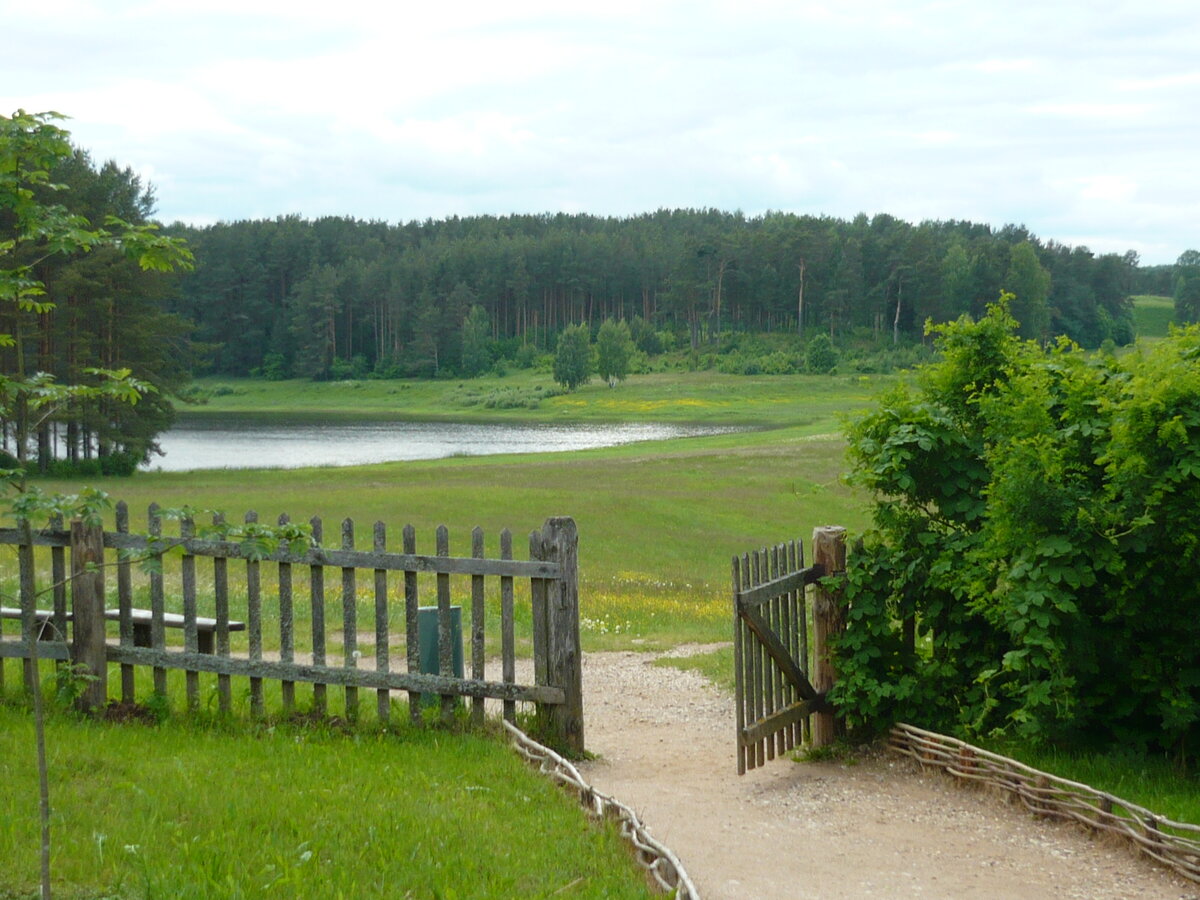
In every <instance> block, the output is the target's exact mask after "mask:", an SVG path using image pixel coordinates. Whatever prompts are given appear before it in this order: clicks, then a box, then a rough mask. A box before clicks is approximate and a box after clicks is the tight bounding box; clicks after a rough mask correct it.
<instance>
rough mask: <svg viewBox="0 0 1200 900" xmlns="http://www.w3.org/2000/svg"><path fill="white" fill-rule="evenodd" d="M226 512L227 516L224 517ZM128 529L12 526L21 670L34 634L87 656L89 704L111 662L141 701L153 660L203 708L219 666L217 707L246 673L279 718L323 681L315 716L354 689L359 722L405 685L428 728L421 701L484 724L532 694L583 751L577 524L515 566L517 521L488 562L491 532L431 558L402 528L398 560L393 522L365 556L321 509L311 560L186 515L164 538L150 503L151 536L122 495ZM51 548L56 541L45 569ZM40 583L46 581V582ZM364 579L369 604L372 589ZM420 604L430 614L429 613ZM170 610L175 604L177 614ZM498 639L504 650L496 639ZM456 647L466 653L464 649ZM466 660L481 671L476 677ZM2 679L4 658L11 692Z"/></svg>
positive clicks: (9, 537)
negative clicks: (204, 685) (530, 677)
mask: <svg viewBox="0 0 1200 900" xmlns="http://www.w3.org/2000/svg"><path fill="white" fill-rule="evenodd" d="M245 521H246V522H247V523H255V522H257V515H256V514H255V513H253V512H250V513H247V514H246V517H245ZM279 521H280V524H285V523H287V522H288V518H287V517H286V516H281V517H280V520H279ZM220 522H221V519H220V517H219V516H218V517H216V518H215V523H216V524H219V523H220ZM116 524H117V528H116V530H115V531H101V530H100V529H99V528H88V527H85V526H84V525H83V523H82V522H73V523H71V527H70V528H69V529H65V528H63V527H62V523H61V522H54V523H51V527H50V528H47V529H44V530H37V531H33V530H30V529H28V528H9V529H0V545H4V544H7V545H12V546H15V548H16V551H17V561H18V566H17V568H18V584H19V588H18V593H19V601H18V604H17V605H16V607H15V608H9V607H6V608H5V610H4V611H3V615H0V659H3V658H5V657H8V658H13V657H15V658H21V659H25V660H26V667H25V672H26V677H27V678H28V677H31V675H30V673H31V671H32V670H31V667H30V663H29V660H30V659H31V656H32V653H31V650H32V649H33V647H34V644H33V642H34V641H36V640H38V638H39V637H42V638H45V637H47V636H49V638H50V639H49V640H40V641H38V643H37V644H36V652H37V656H38V657H40V658H43V659H56V660H67V659H69V660H73V661H74V662H75V663H78V664H82V665H84V666H86V667H87V668H88V670H89V671H90V672H91V673H92V674H93V675H94V676H95V678H96V682H94V683H93V684H92V685H91V686H90V687H89V695H88V696H87V697H85V703H88V704H90V705H93V706H96V705H100V704H103V703H104V702H106V699H107V696H108V691H107V685H106V679H107V671H108V665H107V664H108V663H114V664H118V665H119V666H120V673H121V686H120V697H121V699H122V700H123V701H125V702H129V703H133V702H136V701H137V699H138V698H137V696H136V680H135V677H134V671H135V669H136V668H137V667H143V668H149V669H151V670H152V672H153V689H154V691H155V692H157V693H161V694H165V693H166V689H167V672H168V671H170V670H182V671H183V672H184V673H185V696H186V702H187V705H188V707H189V708H191V709H196V708H198V706H199V703H200V678H199V676H200V674H201V673H210V674H215V675H216V676H217V683H216V694H217V698H218V704H219V708H220V709H221V710H222V711H229V710H230V709H231V705H232V686H231V678H235V677H236V678H246V679H248V680H249V697H250V708H251V711H252V712H253V713H254V714H261V713H262V712H263V704H264V696H263V682H264V681H269V680H273V681H278V682H279V683H280V685H281V689H280V691H281V702H282V706H283V711H284V712H285V714H286V713H289V712H291V711H292V710H293V709H294V707H295V704H296V685H297V684H303V683H308V684H312V685H313V697H312V700H313V706H312V708H313V712H314V714H317V715H325V714H326V713H327V710H328V698H327V690H328V688H329V687H337V688H340V689H341V690H342V691H344V697H345V712H346V715H347V717H349V718H354V717H357V716H358V714H359V697H358V691H359V689H365V690H374V691H376V708H377V714H378V717H379V718H380V719H381V720H382V721H386V720H387V719H388V716H389V710H390V705H391V692H393V691H407V692H408V699H409V714H410V716H411V718H412V720H413V721H414V722H419V721H420V717H421V701H420V698H421V696H422V695H423V694H424V695H437V696H438V697H440V704H441V711H442V715H443V716H444V717H447V718H449V717H451V716H453V715H454V710H455V707H456V703H457V700H456V698H458V697H469V698H471V715H472V718H473V719H475V720H476V721H479V722H481V721H482V719H483V715H484V701H485V699H487V698H492V699H498V700H502V701H503V702H504V706H503V714H504V718H505V719H506V720H508V721H510V722H511V721H513V720H514V718H515V714H516V703H517V702H532V703H535V704H537V706H538V708H539V712H540V713H542V714H543V715H544V716H545V717H546V719H547V720H548V724H549V726H550V729H551V731H552V732H557V733H558V735H559V737H560V739H561V740H562V742H563V744H564V745H565V746H567V747H569V748H571V749H572V750H575V751H582V750H583V709H582V684H581V655H580V649H579V615H578V587H577V582H578V575H577V558H578V557H577V544H578V537H577V532H576V528H575V523H574V521H573V520H572V519H570V518H566V517H563V518H551V519H548V520H547V521H546V523H545V525H544V526H543V528H542V529H541V530H540V531H534V532H532V533H531V534H530V536H529V559H528V560H518V559H514V558H513V552H512V550H513V548H512V535H511V533H510V532H509V531H508V530H505V531H503V532H501V534H500V535H499V543H500V556H499V558H487V557H485V555H484V533H483V531H482V530H481V529H479V528H476V529H474V530H473V531H472V532H471V555H470V556H469V557H455V556H451V555H450V551H449V544H450V539H449V531H448V530H447V528H446V527H445V526H440V527H439V528H438V529H437V531H436V536H435V552H434V553H433V554H418V553H417V552H416V532H415V530H414V529H413V528H412V526H408V527H406V528H404V530H403V533H402V550H401V552H393V551H389V550H388V549H387V532H386V529H385V526H384V525H383V523H375V524H374V526H373V528H372V532H371V540H372V549H371V550H358V549H355V531H354V522H353V521H352V520H351V519H346V520H344V521H343V522H342V523H341V547H340V548H329V547H324V546H322V545H321V544H322V541H323V529H322V525H323V523H322V522H321V520H320V519H312V520H311V521H310V524H311V527H312V535H313V538H312V545H311V546H310V547H308V548H307V549H305V550H304V551H303V552H294V551H293V550H291V549H289V548H286V547H283V548H280V549H277V550H273V551H272V552H269V553H259V552H256V548H255V547H253V546H248V545H246V544H243V543H240V542H237V541H229V540H210V539H203V538H199V537H197V536H196V525H195V522H194V521H192V520H191V519H187V518H184V519H182V520H181V521H180V523H179V534H178V535H164V534H163V524H164V523H163V515H162V513H161V511H160V510H159V508H158V507H157V506H151V507H150V509H149V511H148V516H147V520H146V533H144V534H134V533H131V532H130V528H129V512H128V509H127V507H126V506H125V504H123V503H122V504H118V506H117V514H116ZM43 548H48V553H49V557H50V559H49V561H48V562H49V565H47V564H46V560H45V555H46V551H45V550H44V549H43ZM259 549H261V548H259ZM131 555H132V556H135V557H138V558H148V559H151V560H153V561H155V566H154V567H153V568H152V569H151V571H150V573H149V574H148V576H146V577H145V578H142V579H138V580H139V581H141V582H143V584H141V585H139V590H140V591H141V594H140V596H144V597H146V598H147V599H148V605H149V610H144V609H138V608H136V607H135V605H134V595H135V589H134V581H135V566H134V563H133V562H132V561H131V559H130V556H131ZM39 556H41V558H42V562H41V565H40V568H39V563H38V557H39ZM176 560H177V561H178V567H177V569H174V570H172V571H170V572H168V571H167V569H168V565H167V564H168V562H171V563H172V564H173V563H174V562H175V561H176ZM231 562H232V563H233V564H234V569H233V570H232V571H231V568H230V564H231ZM68 563H69V569H68ZM114 568H115V570H116V582H117V584H116V591H115V597H114V596H108V597H107V598H106V592H105V591H106V589H105V576H106V572H107V571H108V570H111V569H114ZM199 570H203V571H199ZM68 571H69V572H70V577H68V576H67V573H68ZM398 575H399V576H400V577H399V578H397V577H396V576H398ZM201 576H207V579H206V582H205V583H206V588H205V589H203V590H202V589H201V588H200V587H198V584H199V581H200V578H201ZM231 576H232V577H231ZM264 576H266V577H264ZM39 580H41V581H42V582H46V581H47V580H48V581H49V586H47V587H45V588H43V589H42V590H41V591H40V592H39V590H38V587H37V584H38V581H39ZM489 580H490V581H491V583H492V584H493V587H494V588H495V587H498V593H499V600H500V604H499V605H500V616H499V618H500V622H499V626H500V627H499V631H500V648H499V650H500V652H499V657H500V664H501V672H500V678H499V680H496V679H495V678H493V679H491V680H489V679H488V678H486V677H485V672H486V660H487V656H488V655H489V654H488V651H489V648H488V646H487V644H486V634H487V628H486V625H487V621H488V604H487V602H486V597H487V590H486V585H487V584H488V582H489ZM423 581H424V584H423ZM526 581H527V582H528V585H529V587H528V590H527V592H525V591H522V592H521V593H522V599H524V597H526V596H527V597H528V600H529V604H530V607H531V608H530V611H529V620H530V621H531V622H532V636H531V637H532V644H533V653H534V672H535V676H534V684H532V685H527V684H518V683H517V682H516V678H515V674H514V673H515V669H516V665H515V656H516V637H515V635H516V627H515V622H516V618H517V615H516V613H517V609H518V607H517V605H516V592H515V590H514V585H515V584H516V583H518V582H526ZM168 582H170V583H171V584H172V585H178V591H177V592H172V594H171V596H170V597H168V591H167V584H168ZM264 582H266V584H267V586H268V587H267V590H264ZM298 583H299V585H298ZM305 583H306V584H307V598H303V597H301V598H300V601H301V602H303V601H304V599H307V604H306V605H305V606H304V607H303V609H300V610H298V608H297V595H298V594H302V593H303V585H304V584H305ZM360 583H361V585H362V588H363V590H362V591H361V594H362V595H365V599H366V601H367V602H364V599H363V597H361V596H360ZM207 585H211V587H207ZM298 586H299V588H300V589H299V590H298ZM422 588H423V589H422ZM339 591H340V597H337V596H336V595H337V594H338V592H339ZM327 592H328V593H329V594H333V595H335V597H334V598H333V599H334V600H335V603H336V600H338V599H340V604H337V605H334V603H330V602H328V601H327V596H326V595H327ZM44 594H50V595H52V602H51V604H50V605H51V606H52V609H39V597H41V596H42V595H44ZM454 597H461V598H462V604H461V605H462V607H463V615H462V621H463V622H464V625H465V623H466V622H467V621H468V620H469V623H470V631H469V634H468V635H466V637H467V644H468V647H469V652H468V653H467V654H465V655H466V659H465V660H464V663H465V664H466V665H464V674H463V676H462V677H458V676H456V674H455V666H454V660H455V657H456V654H455V648H454V647H453V646H452V642H453V636H454V634H455V629H454V627H453V620H452V605H453V604H452V598H454ZM425 598H427V602H428V603H429V607H422V606H421V602H422V599H425ZM68 599H69V603H68ZM106 599H107V600H109V601H112V600H115V609H107V608H106V607H107V606H108V603H106ZM41 602H43V603H44V602H45V600H42V601H41ZM169 603H170V605H173V606H176V607H177V608H178V609H179V612H177V613H176V612H168V611H167V606H168V605H169ZM68 607H69V608H68ZM201 607H204V614H201ZM231 607H234V608H236V610H237V614H238V615H241V614H242V611H243V610H244V615H245V618H246V620H247V621H246V622H240V621H237V620H236V619H234V618H233V617H232V616H233V612H232V611H231ZM422 609H430V610H431V611H432V610H433V609H436V613H435V615H436V646H437V666H436V671H425V672H422V671H421V660H420V652H419V651H420V646H421V637H420V623H419V618H420V615H421V610H422ZM400 611H402V613H403V629H402V632H403V636H402V638H401V637H400V635H398V634H393V629H392V627H391V625H392V616H393V614H394V613H399V612H400ZM363 612H365V613H366V614H367V617H368V618H370V619H371V620H372V621H371V622H370V623H369V625H368V628H367V630H366V631H365V632H364V644H366V643H367V642H372V643H373V657H374V658H373V666H370V665H367V664H366V663H363V662H362V658H363V654H362V653H361V652H360V650H359V642H360V633H359V626H360V623H359V617H360V613H363ZM209 613H211V615H209ZM304 614H307V618H308V622H309V631H308V633H307V634H306V635H301V634H299V632H298V629H297V627H296V624H297V623H296V620H297V618H304V617H305V615H304ZM427 614H428V613H427ZM4 616H10V617H15V618H16V619H17V620H18V621H19V634H17V635H16V636H15V637H17V638H18V639H17V640H13V639H12V638H10V637H6V636H5V635H4V633H3V630H2V626H3V618H4ZM106 617H107V618H108V619H112V620H115V623H116V625H115V629H108V628H106V625H105V621H106ZM397 618H399V615H397ZM265 622H269V623H270V628H268V627H267V625H266V624H264V623H265ZM331 624H332V625H333V628H332V629H331V627H330V625H331ZM363 624H368V623H365V622H364V623H363ZM147 626H148V627H147ZM168 628H172V629H176V628H177V629H178V630H180V631H181V632H182V647H180V646H179V643H180V642H179V641H175V642H174V646H172V645H171V644H170V643H169V642H168V638H167V632H168ZM110 630H115V633H110ZM241 630H244V631H245V646H244V647H240V648H239V651H238V652H237V653H234V652H232V651H231V634H232V633H234V632H237V631H241ZM399 630H400V629H397V631H399ZM202 638H203V648H204V649H205V650H206V651H211V652H201V650H202ZM264 638H266V640H264ZM338 641H340V645H341V654H340V658H338V659H332V658H331V655H330V651H331V649H335V650H336V649H337V647H336V644H337V642H338ZM276 644H277V649H276ZM331 644H333V645H334V646H333V647H332V648H331ZM401 644H402V645H403V647H402V648H401V646H400V645H401ZM267 645H270V646H271V652H269V653H268V652H266V651H265V647H266V646H267ZM490 649H492V654H491V655H492V656H495V655H496V654H495V650H494V648H490ZM401 653H402V655H401ZM298 654H299V656H298ZM458 654H460V655H462V654H463V650H462V647H461V645H460V646H459V648H458ZM302 657H307V658H302ZM467 665H469V671H465V670H466V668H467ZM426 668H427V669H428V668H429V667H428V666H426ZM3 674H4V673H3V665H2V663H0V687H3Z"/></svg>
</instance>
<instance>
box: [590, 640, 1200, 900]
mask: <svg viewBox="0 0 1200 900" xmlns="http://www.w3.org/2000/svg"><path fill="white" fill-rule="evenodd" d="M694 649H695V648H691V650H692V651H693V652H694ZM674 652H675V653H676V654H681V655H682V654H686V653H687V652H689V648H680V650H677V651H674ZM654 658H655V654H642V653H591V654H587V655H586V657H585V659H584V696H585V719H584V720H585V728H586V738H587V745H588V748H589V749H590V750H591V751H593V752H595V753H597V754H599V755H600V758H599V759H597V760H595V761H592V762H588V763H586V764H584V765H583V766H582V767H581V769H582V771H583V774H584V776H585V777H586V778H588V779H589V780H590V781H591V782H592V783H593V784H594V785H595V786H596V787H597V788H599V789H600V790H602V791H604V792H605V793H608V794H612V795H613V796H615V797H617V798H618V799H620V800H622V801H624V802H625V803H627V804H628V805H630V806H631V807H633V809H634V810H636V811H637V813H638V815H639V816H640V817H641V818H642V820H643V822H645V823H646V825H647V826H648V827H649V828H650V830H651V832H652V833H653V834H654V836H655V837H657V838H658V839H659V840H661V841H663V842H664V843H666V844H667V846H669V847H670V848H671V849H672V850H673V851H674V852H675V853H676V854H677V855H678V856H679V857H680V859H681V860H682V861H683V864H684V866H685V867H686V868H687V870H688V873H689V874H690V875H691V877H692V880H693V881H694V882H695V883H696V886H697V888H698V889H699V890H700V892H701V894H702V896H703V897H704V900H722V898H730V900H733V898H737V900H773V898H786V900H792V898H867V897H888V898H904V897H920V898H943V897H944V898H981V900H982V898H987V900H998V898H1022V900H1026V898H1080V900H1085V898H1086V900H1100V898H1132V897H1137V898H1148V900H1158V898H1162V900H1180V898H1189V900H1195V898H1200V885H1195V884H1192V883H1190V882H1186V881H1183V880H1180V879H1177V878H1175V877H1174V876H1172V875H1170V874H1168V873H1167V872H1166V870H1164V869H1162V868H1159V867H1157V866H1154V865H1151V864H1150V863H1149V862H1146V861H1144V860H1142V859H1139V858H1137V857H1136V856H1134V855H1133V854H1132V853H1131V852H1130V851H1129V850H1127V849H1125V848H1124V847H1121V846H1119V845H1113V844H1110V843H1108V842H1105V841H1097V840H1092V839H1090V838H1089V837H1087V836H1086V835H1085V834H1084V833H1083V832H1082V831H1079V830H1076V829H1074V828H1071V827H1066V826H1061V825H1055V824H1052V823H1046V822H1039V821H1035V820H1034V819H1033V818H1032V817H1031V816H1029V815H1028V814H1027V813H1026V812H1024V811H1023V809H1021V808H1019V807H1015V806H1008V805H1006V804H1005V803H1004V802H1003V800H1002V799H1001V798H999V797H998V796H997V795H995V794H991V793H987V792H984V791H977V790H973V789H963V788H960V787H958V786H956V785H955V784H953V783H952V781H951V780H950V779H948V778H946V777H945V776H943V775H940V774H937V773H927V774H922V773H921V772H920V771H919V768H918V767H916V766H915V765H910V764H909V763H908V762H907V761H906V760H904V759H903V758H901V757H890V756H884V757H882V758H880V759H874V760H867V761H864V762H861V763H859V764H857V765H852V766H847V765H843V764H839V763H800V764H798V763H794V762H792V761H790V760H786V759H785V760H776V761H774V762H772V763H769V764H768V765H767V766H766V767H765V768H763V769H759V770H756V771H754V772H751V773H748V774H747V775H745V776H743V777H741V778H739V777H738V776H737V774H736V768H735V763H734V755H733V733H734V726H733V703H732V701H731V700H730V698H729V697H727V696H725V695H723V694H721V693H720V692H719V691H717V690H716V689H715V688H713V687H712V686H711V685H710V684H709V683H708V682H707V681H706V680H705V679H703V678H702V677H700V676H699V675H696V674H694V673H691V672H682V671H679V670H678V669H675V668H670V667H664V666H655V665H653V660H654Z"/></svg>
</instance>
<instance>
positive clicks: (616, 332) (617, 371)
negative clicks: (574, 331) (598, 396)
mask: <svg viewBox="0 0 1200 900" xmlns="http://www.w3.org/2000/svg"><path fill="white" fill-rule="evenodd" d="M633 351H634V345H633V337H632V336H631V335H630V333H629V324H628V323H627V322H625V321H624V320H622V321H620V322H614V321H613V320H612V319H605V320H604V324H603V325H601V326H600V331H599V332H598V333H597V334H596V371H597V373H598V374H599V375H600V377H601V378H603V379H604V380H605V381H607V382H608V384H609V387H612V386H614V385H615V384H616V383H617V382H618V381H624V380H625V376H626V375H628V374H629V361H630V359H631V358H632V357H633Z"/></svg>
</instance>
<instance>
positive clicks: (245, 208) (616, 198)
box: [0, 0, 1200, 261]
mask: <svg viewBox="0 0 1200 900" xmlns="http://www.w3.org/2000/svg"><path fill="white" fill-rule="evenodd" d="M46 10H47V7H46V6H45V5H44V4H43V5H40V6H38V7H37V8H36V9H35V8H34V7H31V6H29V5H27V4H23V3H22V4H18V3H6V2H3V0H0V13H2V15H3V18H4V21H5V22H6V36H8V35H11V36H12V40H11V41H10V42H9V47H8V48H7V52H6V54H4V55H2V56H0V109H3V108H4V107H5V106H7V107H8V108H9V109H15V108H16V107H18V106H21V107H24V108H26V109H50V108H53V109H59V110H61V111H63V112H66V113H68V114H70V115H72V116H73V117H74V118H73V121H72V122H71V123H69V127H71V129H72V130H73V132H74V134H75V136H76V138H77V140H78V141H79V143H81V144H82V145H84V146H87V147H89V148H90V149H92V150H93V152H94V155H96V156H98V157H101V158H108V157H114V158H116V159H118V160H120V161H121V162H122V163H124V164H129V165H132V166H134V168H135V169H137V170H138V171H139V172H142V173H145V174H148V173H152V174H153V178H154V180H155V182H156V183H157V185H158V187H159V191H158V196H159V203H160V211H161V213H162V215H163V216H164V217H165V218H168V219H169V218H175V217H186V218H188V219H190V220H192V221H210V220H214V219H233V218H244V217H248V216H258V215H270V216H273V215H275V214H282V213H287V212H301V213H303V214H305V215H310V216H316V215H323V214H328V213H341V214H352V215H358V216H361V217H364V218H387V219H392V220H397V219H410V218H424V217H426V216H435V217H436V216H441V215H446V214H449V213H457V214H469V213H474V212H490V213H505V212H511V211H531V210H532V211H540V210H545V209H558V208H561V209H578V210H589V211H595V212H597V213H635V212H639V211H644V210H649V209H654V208H656V207H658V206H662V205H684V206H704V205H720V206H726V207H729V208H735V207H740V208H742V209H743V210H745V211H746V212H748V213H755V212H761V211H763V210H765V209H768V208H774V209H794V210H796V211H799V212H812V213H828V214H832V215H848V216H849V215H853V214H854V213H855V212H858V211H859V210H867V211H881V212H889V213H892V214H894V215H897V216H901V217H905V218H922V217H931V218H974V219H977V220H981V221H986V222H990V223H992V224H996V225H999V224H1003V223H1005V222H1024V223H1026V224H1027V225H1028V226H1029V227H1030V228H1031V229H1033V230H1034V231H1035V232H1037V233H1038V234H1040V235H1042V236H1043V237H1046V238H1055V239H1059V240H1066V239H1067V237H1066V236H1067V235H1072V234H1074V235H1087V236H1088V237H1089V242H1090V243H1089V245H1099V244H1100V243H1101V240H1099V239H1103V241H1104V242H1107V243H1105V246H1107V245H1108V243H1112V244H1113V245H1114V246H1119V245H1121V244H1124V245H1126V246H1130V247H1134V248H1135V249H1141V248H1146V249H1145V250H1143V251H1142V252H1143V257H1144V258H1145V259H1146V260H1147V261H1169V260H1173V259H1174V258H1175V256H1177V255H1178V253H1179V252H1180V251H1181V250H1182V249H1184V248H1185V246H1187V245H1191V244H1194V243H1195V239H1194V237H1192V235H1193V234H1194V228H1195V226H1194V211H1195V209H1197V208H1200V174H1198V173H1197V172H1196V167H1195V165H1194V148H1195V147H1196V146H1198V145H1200V116H1197V115H1196V102H1195V92H1194V90H1192V89H1193V88H1194V87H1195V86H1196V85H1197V84H1200V72H1198V70H1197V69H1196V65H1195V51H1194V47H1195V46H1196V45H1197V42H1198V41H1200V11H1197V9H1196V8H1195V7H1194V5H1193V4H1192V3H1190V2H1183V0H1162V2H1159V3H1156V4H1154V6H1153V8H1149V5H1147V4H1140V5H1133V4H1127V5H1121V6H1118V7H1112V8H1098V7H1096V6H1095V5H1093V4H1089V3H1085V2H1083V0H1069V2H1057V3H1055V4H1051V5H1046V4H1044V3H1041V2H1034V0H1015V2H1007V3H1001V2H999V0H981V2H979V3H973V4H969V5H960V4H946V3H944V2H937V0H915V2H913V3H908V4H905V5H903V6H900V5H898V4H895V3H891V2H886V0H876V2H864V3H859V4H832V3H828V4H825V3H816V2H810V3H788V2H784V0H751V2H734V0H712V2H704V3H699V4H697V3H683V2H671V0H665V2H637V3H635V2H633V0H619V2H610V3H604V4H596V3H592V4H574V5H563V4H561V3H560V2H550V0H514V2H513V3H509V4H495V3H484V2H481V0H469V2H465V3H458V4H453V5H448V4H443V5H423V6H413V5H411V4H383V3H377V2H368V0H344V2H342V3H338V4H336V5H332V6H331V5H329V4H315V3H296V2H282V0H279V2H275V0H238V2H234V0H203V2H200V0H180V2H174V3H171V4H165V3H160V2H119V0H107V2H105V3H100V2H99V0H93V2H85V0H77V2H73V3H60V4H57V5H56V6H55V7H53V8H52V9H51V12H50V14H47V12H46ZM48 48H49V50H48ZM63 60H70V63H69V64H64V63H63ZM1154 248H1162V249H1161V250H1160V249H1154ZM1152 254H1154V255H1153V256H1152ZM1159 254H1161V255H1159Z"/></svg>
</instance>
